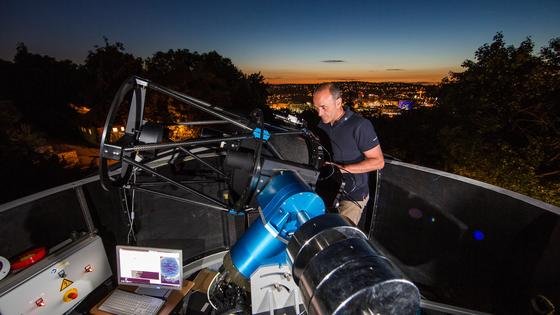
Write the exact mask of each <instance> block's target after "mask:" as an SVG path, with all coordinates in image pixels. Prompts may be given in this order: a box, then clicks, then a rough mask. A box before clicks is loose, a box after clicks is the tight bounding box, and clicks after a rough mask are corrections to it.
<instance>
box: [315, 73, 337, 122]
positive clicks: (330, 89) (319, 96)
mask: <svg viewBox="0 0 560 315" xmlns="http://www.w3.org/2000/svg"><path fill="white" fill-rule="evenodd" d="M313 106H315V110H317V114H318V115H319V118H321V121H322V122H323V123H325V124H332V123H334V122H335V121H337V120H338V119H340V117H342V115H343V114H344V108H343V107H342V98H341V92H340V89H339V88H338V87H337V86H336V85H335V84H334V83H323V84H321V85H319V87H317V89H316V90H315V93H313Z"/></svg>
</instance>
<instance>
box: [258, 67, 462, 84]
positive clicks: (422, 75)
mask: <svg viewBox="0 0 560 315" xmlns="http://www.w3.org/2000/svg"><path fill="white" fill-rule="evenodd" d="M450 72H460V68H455V69H450V68H444V69H442V68H439V69H429V70H399V71H370V72H359V73H350V72H342V71H332V72H326V71H325V72H323V71H321V72H311V71H310V72H306V71H274V70H271V71H262V72H261V74H262V75H263V76H264V77H265V81H266V83H268V84H317V83H322V82H336V81H364V82H408V83H414V82H422V83H434V84H435V83H440V82H441V80H442V79H443V78H444V77H446V76H447V75H449V73H450Z"/></svg>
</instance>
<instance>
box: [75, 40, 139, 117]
mask: <svg viewBox="0 0 560 315" xmlns="http://www.w3.org/2000/svg"><path fill="white" fill-rule="evenodd" d="M103 39H104V41H105V46H102V47H99V46H94V47H95V50H93V51H89V53H88V56H87V57H86V59H85V64H84V71H85V73H86V77H87V78H86V85H85V87H84V93H85V95H86V103H87V104H89V105H90V106H92V114H91V115H90V118H91V119H92V120H93V121H92V123H93V124H94V125H95V126H101V125H103V123H104V122H105V118H106V116H107V113H108V112H109V107H110V106H111V101H112V100H113V96H114V95H115V93H116V92H117V90H118V89H119V87H120V85H121V84H122V83H123V82H124V81H125V80H126V79H127V78H128V77H130V76H132V75H142V74H143V61H142V58H138V57H134V56H133V55H132V54H129V53H126V52H125V48H124V45H123V44H122V43H119V42H116V43H113V44H111V43H110V42H109V40H108V39H107V38H105V37H104V38H103Z"/></svg>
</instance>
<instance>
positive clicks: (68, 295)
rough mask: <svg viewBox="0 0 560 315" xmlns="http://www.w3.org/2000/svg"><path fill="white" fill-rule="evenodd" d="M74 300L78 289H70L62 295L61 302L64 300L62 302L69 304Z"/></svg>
mask: <svg viewBox="0 0 560 315" xmlns="http://www.w3.org/2000/svg"><path fill="white" fill-rule="evenodd" d="M76 298H78V289H76V288H72V289H70V290H68V291H66V292H65V293H64V296H63V297H62V300H64V302H70V301H72V300H75V299H76Z"/></svg>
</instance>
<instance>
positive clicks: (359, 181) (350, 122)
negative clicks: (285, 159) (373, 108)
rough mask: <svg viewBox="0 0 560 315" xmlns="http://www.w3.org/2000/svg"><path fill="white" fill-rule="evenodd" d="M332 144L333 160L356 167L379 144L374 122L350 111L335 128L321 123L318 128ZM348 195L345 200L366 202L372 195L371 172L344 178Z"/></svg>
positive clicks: (346, 174) (345, 111) (335, 124)
mask: <svg viewBox="0 0 560 315" xmlns="http://www.w3.org/2000/svg"><path fill="white" fill-rule="evenodd" d="M318 127H319V128H321V129H322V130H323V131H325V133H326V134H327V135H328V137H329V139H330V142H331V149H332V152H331V154H332V157H331V158H332V160H333V161H334V162H335V163H340V164H352V163H356V162H360V161H362V160H363V159H364V154H363V152H365V151H367V150H370V149H373V148H374V147H376V146H378V145H379V140H378V139H377V134H376V133H375V130H374V129H373V125H372V124H371V122H370V121H369V120H367V119H365V118H363V117H362V116H360V115H358V114H356V113H354V112H353V111H351V110H350V109H348V108H346V109H345V110H344V116H342V118H340V119H339V120H337V121H336V122H335V123H334V124H333V125H332V126H331V124H325V123H323V122H319V125H318ZM343 178H344V182H345V183H346V185H345V187H344V190H345V191H346V193H347V196H343V198H342V199H350V200H362V199H363V198H364V197H365V196H367V195H368V194H369V186H368V173H361V174H350V173H345V174H344V175H343Z"/></svg>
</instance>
